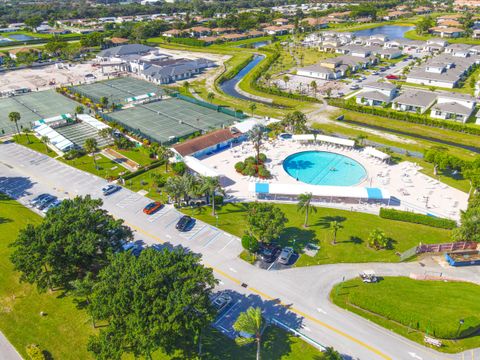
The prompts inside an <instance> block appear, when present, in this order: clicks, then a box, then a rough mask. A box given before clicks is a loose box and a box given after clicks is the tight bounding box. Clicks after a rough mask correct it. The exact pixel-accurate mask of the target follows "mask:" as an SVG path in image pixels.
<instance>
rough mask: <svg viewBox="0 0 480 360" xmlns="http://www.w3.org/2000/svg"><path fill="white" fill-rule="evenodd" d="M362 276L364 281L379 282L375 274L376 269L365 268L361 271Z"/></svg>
mask: <svg viewBox="0 0 480 360" xmlns="http://www.w3.org/2000/svg"><path fill="white" fill-rule="evenodd" d="M360 277H361V278H362V280H363V282H364V283H375V282H377V276H376V275H375V271H373V270H364V271H363V272H362V273H360Z"/></svg>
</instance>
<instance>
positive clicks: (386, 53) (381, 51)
mask: <svg viewBox="0 0 480 360" xmlns="http://www.w3.org/2000/svg"><path fill="white" fill-rule="evenodd" d="M372 54H373V55H377V56H379V57H380V58H381V59H385V60H392V59H397V58H399V57H401V56H402V50H401V49H396V48H389V49H385V48H378V47H372Z"/></svg>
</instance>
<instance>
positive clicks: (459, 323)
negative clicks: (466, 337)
mask: <svg viewBox="0 0 480 360" xmlns="http://www.w3.org/2000/svg"><path fill="white" fill-rule="evenodd" d="M464 322H465V321H464V320H463V319H460V321H459V322H458V330H457V340H458V336H459V335H460V328H461V327H462V325H463V323H464Z"/></svg>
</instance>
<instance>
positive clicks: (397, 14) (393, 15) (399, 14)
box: [383, 10, 412, 21]
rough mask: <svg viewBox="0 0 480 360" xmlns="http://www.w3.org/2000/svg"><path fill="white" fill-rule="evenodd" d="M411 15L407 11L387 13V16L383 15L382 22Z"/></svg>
mask: <svg viewBox="0 0 480 360" xmlns="http://www.w3.org/2000/svg"><path fill="white" fill-rule="evenodd" d="M411 14H412V13H411V12H409V11H398V10H397V11H389V12H388V13H387V15H385V16H384V17H383V20H387V21H389V20H395V19H398V18H400V17H404V16H407V15H411Z"/></svg>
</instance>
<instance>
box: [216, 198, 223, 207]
mask: <svg viewBox="0 0 480 360" xmlns="http://www.w3.org/2000/svg"><path fill="white" fill-rule="evenodd" d="M220 205H223V196H222V195H215V206H220Z"/></svg>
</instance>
